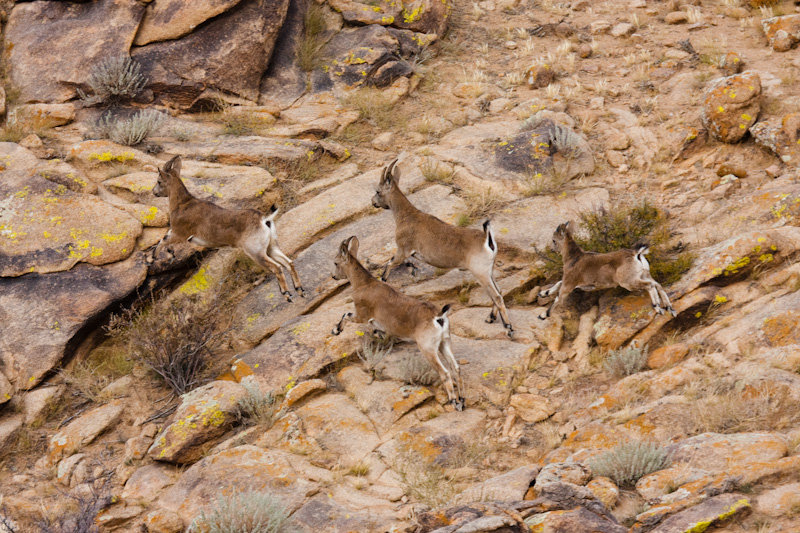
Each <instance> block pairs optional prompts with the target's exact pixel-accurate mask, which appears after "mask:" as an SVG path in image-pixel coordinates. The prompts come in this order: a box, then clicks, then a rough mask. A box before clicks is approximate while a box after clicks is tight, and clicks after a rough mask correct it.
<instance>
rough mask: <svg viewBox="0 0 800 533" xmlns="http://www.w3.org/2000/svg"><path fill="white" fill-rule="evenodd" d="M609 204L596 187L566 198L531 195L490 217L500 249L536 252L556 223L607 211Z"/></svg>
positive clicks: (546, 243) (547, 240)
mask: <svg viewBox="0 0 800 533" xmlns="http://www.w3.org/2000/svg"><path fill="white" fill-rule="evenodd" d="M609 201H610V197H609V194H608V191H607V190H606V189H601V188H599V187H592V188H589V189H581V190H578V191H575V192H571V193H568V194H567V195H566V196H562V195H558V196H534V197H532V198H526V199H524V200H519V201H517V202H514V203H513V204H511V205H509V206H507V207H506V208H504V209H503V210H501V211H500V212H499V213H497V214H496V215H494V216H493V217H492V227H493V228H494V231H495V235H497V239H498V241H500V245H501V246H502V245H510V246H513V247H514V248H517V249H518V250H521V251H524V252H527V253H536V252H537V251H544V250H545V249H547V247H548V246H550V244H551V243H552V241H553V232H554V231H555V230H556V228H557V227H558V225H559V224H562V223H564V222H566V221H568V220H571V221H573V222H575V221H577V220H578V219H579V217H580V214H581V213H583V212H592V211H597V210H598V209H608V208H609V205H610V204H609Z"/></svg>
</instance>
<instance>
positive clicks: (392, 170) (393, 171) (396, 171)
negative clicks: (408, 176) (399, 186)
mask: <svg viewBox="0 0 800 533" xmlns="http://www.w3.org/2000/svg"><path fill="white" fill-rule="evenodd" d="M389 174H390V175H391V176H392V181H394V182H395V183H400V168H398V166H397V159H395V160H394V161H392V162H391V163H390V164H389Z"/></svg>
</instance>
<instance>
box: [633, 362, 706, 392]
mask: <svg viewBox="0 0 800 533" xmlns="http://www.w3.org/2000/svg"><path fill="white" fill-rule="evenodd" d="M693 377H694V373H693V372H690V371H688V370H686V369H684V368H681V367H675V368H671V369H669V370H667V371H665V372H662V373H661V374H659V375H658V376H656V377H654V378H652V379H649V380H647V381H645V382H643V383H642V385H641V386H642V390H644V391H647V392H649V393H650V394H651V395H654V396H661V395H663V394H665V393H667V392H669V391H671V390H674V389H676V388H677V387H680V386H681V385H683V384H685V383H686V382H688V381H689V380H690V379H691V378H693Z"/></svg>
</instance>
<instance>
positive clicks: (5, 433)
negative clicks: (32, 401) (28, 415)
mask: <svg viewBox="0 0 800 533" xmlns="http://www.w3.org/2000/svg"><path fill="white" fill-rule="evenodd" d="M22 424H23V417H22V415H15V416H6V417H4V418H3V419H2V420H0V449H3V450H5V449H6V446H10V445H11V444H12V443H13V442H14V439H15V438H16V437H17V433H18V432H19V430H20V429H22Z"/></svg>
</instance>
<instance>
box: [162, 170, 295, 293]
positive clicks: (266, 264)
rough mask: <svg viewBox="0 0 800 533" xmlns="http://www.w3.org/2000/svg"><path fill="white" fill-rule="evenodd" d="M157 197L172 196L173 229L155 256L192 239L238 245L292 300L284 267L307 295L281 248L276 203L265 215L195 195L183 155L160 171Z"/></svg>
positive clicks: (200, 244) (204, 244) (201, 244)
mask: <svg viewBox="0 0 800 533" xmlns="http://www.w3.org/2000/svg"><path fill="white" fill-rule="evenodd" d="M153 194H155V195H156V196H169V231H168V232H167V234H166V235H165V236H164V238H163V239H161V242H159V243H158V245H157V246H156V250H155V256H158V254H159V253H160V251H161V250H162V249H163V248H164V247H165V246H166V247H167V251H170V252H171V245H172V244H174V243H179V242H189V243H191V244H193V245H195V246H198V247H203V248H217V247H222V246H234V247H236V248H240V249H241V250H242V251H243V252H244V253H245V254H247V256H248V257H249V258H250V259H252V260H253V261H255V262H256V263H257V264H258V265H260V266H261V267H262V268H264V269H265V270H268V271H271V272H272V273H274V274H275V277H277V278H278V284H279V285H280V288H281V294H283V296H284V297H285V298H286V299H287V300H288V301H290V302H291V301H292V298H291V295H290V294H289V288H288V286H287V285H286V277H285V276H284V274H283V268H286V269H288V270H289V272H290V273H291V275H292V282H293V284H294V289H295V291H296V292H297V294H298V295H300V296H305V294H304V292H303V287H302V286H301V284H300V277H299V276H298V275H297V271H296V270H295V268H294V263H293V262H292V260H291V259H289V258H288V257H287V256H286V254H284V253H283V252H282V251H281V250H280V248H278V232H277V230H276V229H275V220H274V219H275V215H276V214H277V213H278V209H277V208H276V207H275V206H274V205H273V206H272V207H271V208H270V210H269V213H268V214H267V215H264V214H263V213H260V212H259V211H256V210H255V209H225V208H222V207H220V206H218V205H216V204H214V203H212V202H208V201H206V200H201V199H199V198H195V197H194V196H192V194H191V193H190V192H189V191H188V190H187V189H186V186H185V185H184V184H183V182H182V181H181V158H180V156H175V157H173V158H172V159H170V160H169V161H167V163H166V164H165V165H164V168H163V169H159V171H158V182H157V183H156V186H155V187H154V188H153Z"/></svg>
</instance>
